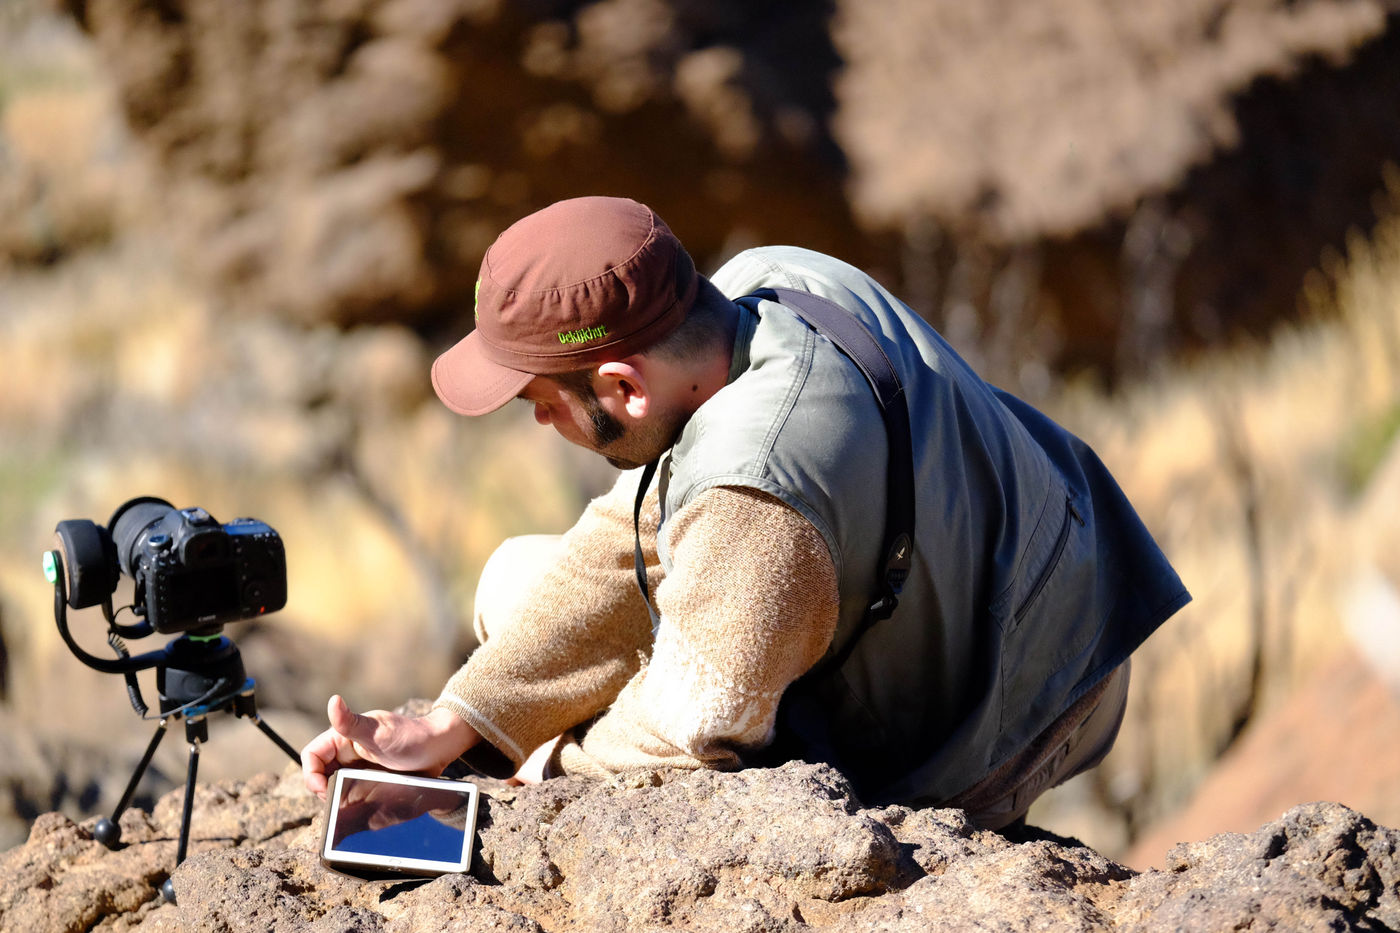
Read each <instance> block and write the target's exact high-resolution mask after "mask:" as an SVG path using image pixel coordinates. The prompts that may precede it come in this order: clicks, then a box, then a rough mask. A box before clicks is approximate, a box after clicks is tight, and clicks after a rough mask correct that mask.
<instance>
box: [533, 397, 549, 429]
mask: <svg viewBox="0 0 1400 933" xmlns="http://www.w3.org/2000/svg"><path fill="white" fill-rule="evenodd" d="M535 421H537V422H538V423H539V424H542V425H548V424H549V406H548V405H541V404H540V403H539V402H536V403H535Z"/></svg>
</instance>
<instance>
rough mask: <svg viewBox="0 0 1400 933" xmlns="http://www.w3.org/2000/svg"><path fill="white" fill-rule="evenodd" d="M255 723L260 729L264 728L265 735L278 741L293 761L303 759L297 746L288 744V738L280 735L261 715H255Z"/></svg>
mask: <svg viewBox="0 0 1400 933" xmlns="http://www.w3.org/2000/svg"><path fill="white" fill-rule="evenodd" d="M253 725H255V726H257V727H258V728H259V729H260V730H262V734H263V735H265V736H267V737H268V738H269V739H271V740H272V741H273V742H275V743H277V747H278V748H280V749H282V751H284V752H286V753H287V755H288V757H290V758H291V759H292V761H296V762H300V761H301V754H300V753H299V752H298V751H297V750H296V749H295V748H292V747H291V746H290V745H288V744H287V740H286V739H284V738H282V737H281V736H280V735H278V734H277V733H276V731H274V730H273V728H272V727H271V726H269V725H268V724H267V723H265V722H263V721H262V718H261V717H259V716H254V717H253Z"/></svg>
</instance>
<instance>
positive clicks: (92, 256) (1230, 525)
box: [0, 0, 1400, 867]
mask: <svg viewBox="0 0 1400 933" xmlns="http://www.w3.org/2000/svg"><path fill="white" fill-rule="evenodd" d="M1397 100H1400V3H1397V2H1396V0H1142V2H1136V3H1126V2H1113V0H1043V2H1041V3H1035V4H1026V3H1016V2H1014V0H985V2H980V3H971V4H968V3H962V2H957V0H834V2H830V3H793V2H777V0H769V2H760V3H741V2H737V0H714V2H707V3H699V2H694V0H594V2H578V0H249V2H245V3H238V4H230V3H224V2H220V0H147V2H138V0H87V2H83V0H70V2H64V3H45V2H40V0H0V746H3V748H0V811H3V815H0V846H8V845H13V844H15V843H17V842H20V841H22V840H23V839H24V837H25V834H26V833H27V823H28V821H29V820H30V819H32V817H33V816H34V815H36V814H37V813H39V812H43V811H45V810H49V809H63V810H65V811H66V812H69V813H70V814H71V815H73V816H75V817H77V816H82V815H86V814H89V813H95V812H101V811H104V810H108V809H110V807H111V806H112V805H113V804H114V803H115V801H116V798H117V796H118V795H119V794H120V792H121V789H122V787H123V785H124V783H125V780H126V777H127V775H128V774H129V773H130V771H131V769H132V767H133V766H134V764H135V762H136V760H137V759H138V758H139V756H140V752H141V750H142V748H143V747H144V744H145V742H146V740H147V738H148V736H149V734H150V731H151V729H152V728H153V727H152V725H151V724H150V723H142V722H141V721H140V720H139V719H138V718H137V717H136V716H135V714H134V713H133V712H132V711H131V710H130V708H129V707H128V706H127V704H126V702H125V698H124V697H123V696H122V692H123V691H122V688H121V686H120V684H119V682H118V680H117V678H114V677H110V676H107V675H102V674H97V673H95V672H92V671H90V670H88V669H87V668H85V667H83V666H82V665H81V664H79V663H78V662H77V661H76V660H75V659H74V658H73V657H71V656H70V655H69V654H68V652H67V650H66V649H65V648H64V647H63V645H62V644H61V643H60V641H59V640H58V637H57V633H56V632H55V630H54V625H53V621H52V591H51V589H50V588H49V587H48V585H47V584H46V583H45V582H44V580H43V578H42V576H41V574H40V571H39V557H40V554H41V553H42V551H43V550H44V549H46V548H47V547H49V546H50V542H51V536H52V531H53V527H54V525H55V524H56V523H57V522H58V521H59V520H62V519H66V518H91V519H93V520H95V521H97V522H99V523H105V522H106V520H107V518H108V516H109V515H110V514H111V513H112V511H113V510H114V509H115V508H116V506H118V505H119V504H120V503H122V502H124V501H125V500H126V499H128V498H131V497H133V496H138V495H157V496H161V497H163V498H166V499H169V500H171V501H172V502H174V503H175V504H177V505H180V506H188V505H200V506H203V507H205V508H206V509H208V510H209V511H210V512H212V513H213V514H214V515H215V516H216V517H218V518H219V519H220V520H223V521H227V520H229V519H232V518H234V517H236V516H242V515H252V516H256V517H258V518H261V519H263V520H265V521H267V522H268V523H270V524H272V525H273V526H274V527H275V528H277V529H278V530H279V531H280V532H281V533H282V535H283V537H284V539H285V540H286V543H287V547H288V560H289V572H290V586H291V595H290V599H289V602H288V605H287V608H286V609H285V611H283V612H281V613H279V614H277V615H275V616H272V617H269V618H267V619H265V620H259V621H257V622H250V623H239V624H238V625H237V626H231V627H230V628H229V629H228V630H227V632H226V634H229V635H230V636H231V637H233V638H235V639H236V640H237V642H238V643H239V645H240V646H241V647H242V648H243V651H244V655H245V659H246V661H247V665H248V668H249V672H250V673H251V674H252V675H253V676H255V677H256V678H257V679H258V683H259V689H258V692H259V701H260V706H261V707H262V708H263V711H264V712H265V713H266V718H267V719H268V721H269V722H270V723H271V724H272V725H273V726H274V727H275V728H277V729H278V730H279V731H280V732H282V733H283V735H285V736H286V737H287V738H288V739H289V740H290V741H291V742H292V743H293V744H294V745H300V744H301V743H302V742H304V741H305V740H306V739H308V738H309V737H310V736H311V735H312V734H314V732H316V731H318V730H319V729H320V728H321V716H322V709H323V705H324V702H325V699H326V697H327V696H328V695H329V694H330V693H332V692H336V691H339V692H343V693H345V694H346V695H347V697H348V698H349V699H350V700H351V702H352V703H354V704H356V705H358V706H361V707H369V706H393V705H396V704H398V703H399V702H401V701H402V700H404V699H405V698H408V697H411V696H427V697H431V696H434V695H436V692H437V690H438V689H439V687H440V685H441V683H442V681H443V679H444V678H445V677H446V676H447V675H448V674H449V673H450V672H451V671H452V670H453V669H455V667H456V665H457V664H458V663H460V661H461V660H462V658H463V657H464V656H465V655H466V653H467V652H468V651H469V650H470V649H471V647H472V645H471V642H470V634H469V631H468V626H467V625H466V624H465V620H466V619H467V618H468V617H469V613H470V609H471V600H472V588H473V586H474V584H475V578H476V573H477V571H478V569H479V568H480V566H481V564H482V563H483V562H484V560H485V558H486V556H487V555H488V554H489V553H490V552H491V550H492V549H493V548H494V546H495V545H496V543H497V542H499V540H500V539H501V538H502V537H504V536H506V535H509V534H516V533H522V532H528V531H558V530H562V529H563V528H565V527H567V525H568V524H569V523H570V521H571V520H572V518H573V516H574V515H575V514H576V513H577V511H578V509H579V508H580V507H581V506H582V504H583V503H584V502H586V501H587V499H588V498H589V497H590V496H592V495H595V494H597V493H598V492H599V491H601V490H602V489H604V488H606V487H607V485H608V484H609V483H610V480H611V472H610V470H609V469H608V468H607V467H606V466H605V465H604V464H602V463H601V461H599V462H597V463H595V462H593V461H592V460H591V459H590V458H589V456H588V455H586V454H583V453H581V452H577V451H573V450H570V449H567V448H566V445H564V444H563V442H562V441H559V440H558V439H557V438H556V437H554V436H553V435H552V434H549V433H548V432H542V431H540V430H539V429H538V427H537V426H536V425H534V423H533V420H532V419H531V417H530V413H529V412H528V411H527V410H525V408H524V407H520V408H519V410H513V409H512V408H508V409H507V410H506V411H505V412H503V413H499V414H497V415H496V416H494V417H491V418H487V419H480V420H468V419H460V418H456V417H453V416H452V415H450V414H449V413H448V412H447V411H446V410H445V409H443V408H442V407H441V406H440V405H439V404H438V403H437V402H436V400H435V398H434V397H433V395H432V392H431V388H430V387H429V385H428V380H427V367H428V363H429V362H430V360H431V359H432V357H433V356H434V355H435V354H436V353H437V352H439V351H440V350H441V349H442V348H444V347H446V346H447V345H449V344H450V343H452V342H453V341H455V340H456V339H458V338H459V337H460V336H461V335H462V334H463V333H465V331H466V329H467V328H468V327H469V326H470V304H471V302H470V292H471V288H472V284H473V282H474V280H475V276H476V270H477V267H478V265H479V262H480V257H481V254H482V252H483V251H484V249H485V248H486V246H487V245H489V243H490V242H491V240H492V239H493V238H494V236H495V235H496V233H497V232H499V230H500V229H502V228H503V227H504V226H506V225H507V224H509V223H510V222H511V221H513V220H515V219H516V218H518V217H520V216H522V215H524V214H525V213H528V212H529V211H531V210H534V209H536V208H539V207H542V206H544V205H545V204H548V203H550V202H552V201H554V200H557V199H559V198H563V197H570V196H576V195H581V194H619V195H627V196H631V197H635V198H638V199H640V200H643V201H646V202H647V203H649V204H651V205H652V206H653V207H655V208H656V209H657V210H658V212H659V213H660V214H661V215H662V216H663V217H665V218H666V220H667V222H668V223H669V224H670V225H671V226H672V227H673V228H674V229H675V230H676V231H677V233H678V234H679V235H680V236H681V238H682V239H683V240H684V241H685V242H686V243H687V245H688V246H689V247H690V248H691V250H692V252H693V253H694V255H695V257H696V259H697V262H698V263H699V264H700V265H701V267H702V268H704V269H706V270H711V269H713V268H715V267H716V266H718V265H719V264H720V263H721V262H722V261H723V260H724V259H726V258H727V257H728V256H730V255H732V254H733V253H734V252H736V251H738V250H739V249H742V248H745V247H747V246H751V245H756V244H760V243H774V242H787V243H797V244H801V245H805V246H811V247H814V248H817V249H822V250H826V251H829V252H832V253H834V254H836V255H839V256H842V257H843V258H846V259H848V260H850V261H852V262H855V263H857V264H859V265H862V266H863V267H865V268H867V269H868V270H870V271H871V272H872V273H873V274H875V275H876V276H877V277H879V278H880V279H881V280H882V281H884V282H886V283H887V284H888V285H890V286H891V287H892V288H894V289H895V290H896V291H897V292H898V293H900V294H901V295H903V296H905V298H906V300H907V301H908V302H909V303H910V304H911V305H913V306H914V307H915V308H916V309H917V310H918V311H919V312H920V313H921V314H924V315H925V316H926V317H927V318H928V319H929V320H930V321H931V322H933V323H934V324H935V325H936V326H938V327H939V328H940V329H941V330H943V331H944V332H945V334H947V335H948V336H949V338H950V339H951V340H952V341H953V343H954V344H955V346H957V347H958V348H959V350H960V351H961V352H962V353H964V355H966V356H967V357H968V359H969V360H970V361H971V362H973V363H974V365H976V366H978V367H979V368H980V369H981V371H982V372H983V373H984V374H985V375H986V376H987V377H988V378H989V379H990V380H991V381H993V382H995V383H998V384H1000V385H1002V386H1005V387H1007V388H1009V389H1011V390H1013V391H1015V392H1017V393H1019V394H1021V395H1022V396H1024V397H1026V398H1028V399H1029V400H1031V401H1032V402H1034V403H1035V404H1037V405H1040V406H1042V407H1044V408H1045V409H1046V410H1048V411H1050V412H1051V413H1052V414H1054V415H1055V416H1057V417H1058V418H1060V419H1061V420H1062V421H1063V422H1064V423H1065V424H1067V425H1068V426H1070V427H1071V428H1073V429H1074V430H1075V431H1077V432H1078V433H1080V434H1081V435H1082V436H1084V437H1085V438H1086V439H1087V440H1089V441H1090V442H1091V443H1092V444H1093V445H1094V446H1095V447H1096V448H1097V449H1098V451H1099V452H1100V454H1101V455H1102V456H1103V458H1104V459H1105V461H1106V462H1107V463H1108V464H1109V465H1110V467H1111V468H1113V469H1114V471H1115V472H1116V474H1117V475H1118V476H1119V477H1120V480H1121V481H1122V483H1123V485H1124V487H1125V488H1126V489H1127V491H1128V493H1129V495H1130V496H1131V497H1132V498H1133V500H1134V502H1135V503H1137V505H1138V506H1139V508H1140V511H1141V513H1142V515H1143V518H1144V520H1145V521H1146V522H1147V524H1148V525H1149V527H1150V528H1151V529H1152V530H1153V531H1154V533H1155V534H1156V535H1157V536H1158V538H1159V540H1160V541H1161V542H1162V543H1163V545H1164V547H1165V548H1166V550H1167V551H1168V553H1169V555H1170V556H1171V558H1172V560H1173V561H1174V563H1175V564H1176V566H1177V567H1178V569H1179V570H1180V571H1181V573H1182V575H1183V577H1184V578H1185V580H1186V583H1187V585H1188V586H1189V587H1190V588H1191V590H1192V591H1193V593H1194V594H1195V597H1196V598H1195V602H1194V603H1193V604H1192V605H1191V606H1190V607H1188V609H1187V610H1186V611H1184V612H1183V613H1182V614H1181V615H1179V616H1178V617H1177V618H1176V619H1175V620H1173V621H1172V622H1171V623H1170V624H1168V625H1167V626H1166V627H1165V628H1164V629H1163V630H1162V631H1161V632H1160V633H1159V634H1158V635H1157V636H1155V637H1154V638H1153V639H1152V641H1151V642H1149V644H1148V645H1147V646H1146V648H1145V649H1144V650H1143V651H1142V652H1140V653H1139V655H1138V656H1137V658H1136V660H1135V663H1134V681H1133V692H1132V699H1131V705H1130V707H1129V711H1128V722H1127V724H1126V726H1125V729H1124V732H1123V736H1122V738H1121V739H1120V741H1119V745H1118V748H1117V749H1116V750H1115V751H1114V752H1113V754H1112V755H1111V756H1110V758H1109V759H1108V761H1107V762H1106V763H1105V765H1104V766H1103V767H1102V768H1100V769H1098V770H1097V771H1096V772H1094V773H1093V774H1091V775H1088V776H1085V777H1083V778H1080V779H1077V780H1076V781H1075V782H1071V784H1070V785H1067V786H1066V787H1065V788H1063V789H1061V790H1060V791H1057V792H1056V793H1054V794H1052V795H1051V796H1050V797H1049V798H1047V799H1046V800H1045V801H1044V802H1043V804H1041V805H1039V806H1038V808H1037V810H1036V811H1033V813H1032V818H1033V819H1034V820H1035V821H1036V822H1039V823H1040V824H1042V825H1045V826H1046V827H1047V828H1050V829H1053V830H1055V831H1058V832H1062V833H1066V834H1074V835H1079V836H1080V837H1081V838H1082V839H1084V840H1085V841H1086V842H1089V843H1090V844H1093V845H1095V846H1097V847H1099V848H1100V849H1102V850H1103V851H1105V852H1107V853H1109V854H1111V855H1114V856H1116V857H1119V858H1122V859H1127V860H1129V864H1133V865H1135V866H1137V867H1145V866H1146V865H1148V864H1152V863H1154V862H1156V861H1160V859H1161V856H1162V855H1163V853H1164V852H1165V850H1166V848H1167V846H1168V845H1169V844H1170V843H1171V842H1174V841H1178V840H1182V839H1187V838H1200V837H1202V836H1204V835H1208V834H1209V833H1211V832H1215V831H1219V830H1224V829H1249V828H1253V827H1254V826H1256V825H1257V824H1258V823H1259V822H1262V821H1264V820H1266V819H1271V818H1273V817H1275V816H1276V815H1277V814H1278V813H1279V812H1281V811H1282V810H1283V809H1285V808H1286V807H1287V806H1289V805H1291V804H1294V803H1298V802H1302V801H1305V800H1311V799H1317V798H1320V797H1321V798H1329V799H1338V800H1341V801H1342V802H1343V803H1347V804H1348V805H1351V806H1354V807H1356V808H1358V809H1361V810H1363V811H1364V812H1366V813H1367V814H1368V815H1371V816H1372V817H1373V818H1375V819H1377V820H1379V821H1381V822H1387V823H1389V824H1390V825H1397V824H1400V803H1397V800H1400V795H1396V794H1395V793H1394V788H1395V786H1396V784H1397V781H1400V744H1397V743H1395V742H1394V740H1393V737H1394V735H1395V734H1396V730H1397V729H1400V711H1397V704H1396V696H1397V691H1400V608H1397V607H1400V601H1397V599H1396V597H1395V583H1396V582H1397V581H1400V557H1397V555H1400V548H1398V547H1397V541H1396V540H1395V538H1396V536H1397V535H1396V531H1395V529H1394V528H1393V524H1394V523H1393V522H1392V520H1391V519H1392V516H1394V515H1395V514H1396V506H1397V501H1396V500H1397V499H1400V454H1397V452H1396V451H1397V449H1400V448H1397V445H1396V443H1395V436H1396V432H1397V429H1400V169H1397V167H1396V166H1397V163H1400V107H1397V106H1396V101H1397ZM594 459H596V458H594ZM87 615H90V616H95V615H96V613H91V612H90V613H88V614H87ZM73 627H74V630H75V632H76V633H77V636H78V639H79V641H81V642H83V643H84V644H85V645H86V646H87V647H88V649H89V650H91V651H94V653H99V652H98V649H99V648H100V647H101V645H100V643H101V630H102V624H101V621H100V618H84V617H82V616H79V617H78V618H75V619H74V620H73ZM154 640H155V639H152V641H154ZM132 647H133V650H150V649H151V648H153V647H156V645H133V646H132ZM146 692H147V696H148V699H150V698H152V697H153V696H154V689H153V687H149V686H148V687H147V688H146ZM212 731H213V737H212V739H211V741H210V742H209V743H208V744H207V745H206V747H205V757H206V759H207V763H206V764H204V765H202V766H201V774H202V775H205V776H214V775H216V774H217V775H218V776H238V775H240V774H245V773H247V772H249V771H251V770H261V769H267V768H281V767H283V766H284V765H285V764H286V762H285V759H284V758H282V757H280V753H279V752H277V750H276V749H275V748H273V747H272V746H271V744H270V743H268V742H267V741H266V740H265V739H264V738H263V737H261V736H259V735H257V734H256V731H255V730H252V729H251V728H248V727H247V726H246V725H238V724H236V723H234V722H233V720H231V719H229V720H228V721H227V723H224V722H216V723H214V728H213V730H212ZM166 746H167V747H165V748H163V749H162V752H161V755H160V756H159V757H158V758H157V761H156V765H155V768H154V773H153V774H152V776H151V777H150V778H148V783H147V784H146V785H145V786H143V796H142V797H141V798H140V799H139V800H138V803H139V802H141V801H149V800H150V799H151V797H152V796H153V795H154V794H156V793H159V792H161V791H164V790H166V789H168V788H169V787H171V786H173V784H174V783H177V782H179V781H182V780H183V774H184V766H185V752H184V748H183V743H181V742H179V741H169V740H168V741H167V742H166Z"/></svg>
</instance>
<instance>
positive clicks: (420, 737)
mask: <svg viewBox="0 0 1400 933" xmlns="http://www.w3.org/2000/svg"><path fill="white" fill-rule="evenodd" d="M326 716H327V718H329V719H330V723H331V727H330V728H329V729H327V730H326V731H325V732H322V733H321V734H320V735H318V736H316V738H314V739H312V740H311V741H310V742H308V743H306V747H305V748H303V749H302V750H301V773H302V779H303V780H304V781H305V782H306V789H307V790H309V791H311V792H312V793H313V794H315V795H316V796H317V797H320V798H321V799H322V800H324V799H325V797H326V786H327V781H326V779H327V778H328V777H329V776H330V775H331V774H333V773H334V772H335V771H336V769H338V768H344V767H352V766H355V765H365V764H368V765H378V766H379V767H381V768H387V769H389V770H391V771H408V772H414V773H417V774H426V775H429V776H433V777H436V776H437V775H439V774H441V773H442V769H443V768H446V767H447V766H448V764H450V763H451V762H452V761H453V760H454V759H455V758H457V756H459V755H461V754H462V753H463V752H465V751H466V750H467V749H469V748H471V747H472V746H473V745H475V744H476V743H477V742H479V741H481V736H480V735H479V734H478V733H477V731H476V730H475V729H473V728H472V727H471V725H470V724H468V723H467V722H466V721H465V720H462V719H460V718H458V716H457V715H456V714H455V713H453V712H452V711H451V710H446V709H435V710H433V711H432V712H430V713H428V714H427V715H426V716H400V715H399V714H398V713H391V712H388V711H387V710H382V709H377V710H371V711H370V712H368V713H363V714H361V713H356V712H353V711H352V710H351V709H350V707H349V706H347V705H346V703H345V701H344V700H343V699H341V698H340V697H339V696H333V697H331V699H330V703H329V704H327V706H326Z"/></svg>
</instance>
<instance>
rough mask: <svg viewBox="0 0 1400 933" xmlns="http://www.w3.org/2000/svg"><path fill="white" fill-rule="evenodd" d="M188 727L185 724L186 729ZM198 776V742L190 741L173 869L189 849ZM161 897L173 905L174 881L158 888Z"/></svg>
mask: <svg viewBox="0 0 1400 933" xmlns="http://www.w3.org/2000/svg"><path fill="white" fill-rule="evenodd" d="M188 728H189V725H188V724H186V729H188ZM198 774H199V740H198V739H191V740H190V763H189V766H188V767H187V768H186V769H185V803H184V806H183V807H182V808H181V810H180V844H179V847H178V848H177V849H176V850H175V867H176V868H179V867H180V865H181V863H183V862H184V861H185V854H186V853H187V852H188V851H189V848H190V817H191V816H192V815H193V813H194V782H195V776H196V775H198ZM160 893H161V896H162V897H164V898H165V900H166V902H167V903H170V904H173V903H175V879H173V878H166V879H165V883H164V884H162V885H161V886H160Z"/></svg>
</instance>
